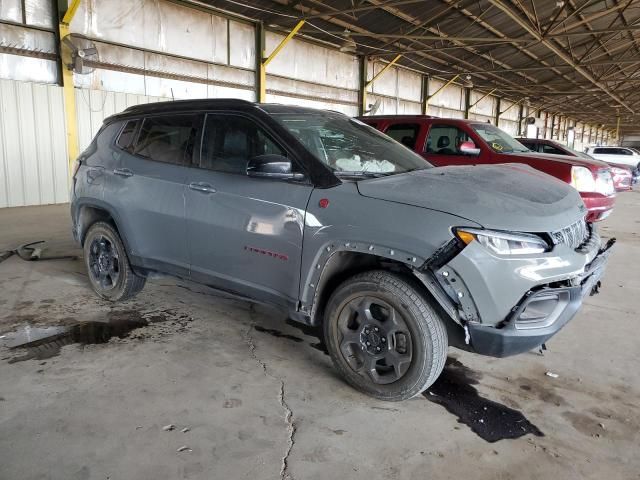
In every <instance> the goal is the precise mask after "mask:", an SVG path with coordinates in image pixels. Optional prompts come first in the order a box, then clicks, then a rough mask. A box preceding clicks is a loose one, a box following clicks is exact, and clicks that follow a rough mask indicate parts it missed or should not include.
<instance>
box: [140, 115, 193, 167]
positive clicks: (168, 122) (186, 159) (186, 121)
mask: <svg viewBox="0 0 640 480" xmlns="http://www.w3.org/2000/svg"><path fill="white" fill-rule="evenodd" d="M198 118H199V116H198V115H171V116H169V115H166V116H165V115H162V116H157V117H148V118H145V119H144V122H143V123H142V129H141V130H140V135H139V136H138V141H137V142H136V147H135V151H134V153H135V154H136V155H140V156H141V157H145V158H148V159H150V160H155V161H157V162H163V163H174V164H178V165H184V164H187V163H190V162H191V158H192V157H193V146H194V143H195V139H196V135H197V132H198Z"/></svg>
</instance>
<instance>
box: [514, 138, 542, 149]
mask: <svg viewBox="0 0 640 480" xmlns="http://www.w3.org/2000/svg"><path fill="white" fill-rule="evenodd" d="M518 141H519V142H520V143H521V144H523V145H524V146H525V147H527V148H528V149H529V150H533V151H534V152H537V151H538V150H539V147H538V144H537V143H536V142H529V141H527V140H526V139H524V138H523V139H518Z"/></svg>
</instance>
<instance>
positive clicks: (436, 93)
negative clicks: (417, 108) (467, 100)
mask: <svg viewBox="0 0 640 480" xmlns="http://www.w3.org/2000/svg"><path fill="white" fill-rule="evenodd" d="M459 76H460V74H458V75H456V76H455V77H453V78H452V79H451V80H449V81H448V82H447V83H445V84H444V85H442V86H441V87H440V88H439V89H438V90H436V91H435V92H433V94H432V95H429V96H428V97H427V100H426V103H425V106H426V108H425V111H427V110H428V108H429V100H431V99H432V98H433V97H435V96H436V95H438V94H439V93H440V92H441V91H442V90H444V89H445V88H447V87H448V86H449V85H451V84H452V83H453V82H455V81H456V80H457V79H458V77H459Z"/></svg>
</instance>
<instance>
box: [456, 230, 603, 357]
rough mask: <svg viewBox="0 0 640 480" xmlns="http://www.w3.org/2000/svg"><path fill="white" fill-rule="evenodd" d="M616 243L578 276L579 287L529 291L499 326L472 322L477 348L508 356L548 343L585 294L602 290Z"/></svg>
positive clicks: (473, 336) (471, 326)
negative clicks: (602, 283) (610, 256)
mask: <svg viewBox="0 0 640 480" xmlns="http://www.w3.org/2000/svg"><path fill="white" fill-rule="evenodd" d="M614 243H615V239H612V240H610V241H609V242H608V243H607V245H606V246H605V247H604V248H603V249H602V250H600V252H599V253H598V255H597V256H596V257H595V259H594V260H593V261H592V262H591V263H590V264H589V265H588V267H587V269H586V270H585V272H584V273H583V274H582V275H581V276H580V277H578V278H577V279H576V282H575V283H576V285H575V286H572V287H563V288H542V289H540V290H537V291H529V292H528V293H527V295H525V297H524V298H523V299H522V301H521V302H520V303H519V304H518V305H517V306H516V307H514V309H513V312H512V314H511V315H510V316H509V317H508V319H507V320H506V321H505V322H503V323H502V324H501V325H499V326H496V327H494V326H488V325H482V324H480V323H476V322H469V323H468V324H467V328H468V329H469V336H470V341H471V346H472V348H473V350H474V351H475V352H477V353H480V354H482V355H489V356H493V357H508V356H511V355H516V354H519V353H524V352H527V351H529V350H532V349H534V348H537V347H539V346H540V345H542V344H543V343H545V342H546V341H547V340H548V339H549V338H551V337H552V336H554V335H555V334H556V333H558V331H560V329H561V328H562V327H564V326H565V325H566V324H567V323H568V322H569V320H571V319H572V318H573V317H574V315H575V314H576V313H577V312H578V310H579V309H580V306H581V305H582V301H583V299H584V297H586V296H587V295H592V294H595V293H597V292H598V288H599V286H600V278H601V277H602V274H603V273H604V269H605V266H606V263H607V260H608V257H609V255H610V254H611V247H612V246H613V244H614Z"/></svg>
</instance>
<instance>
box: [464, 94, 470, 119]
mask: <svg viewBox="0 0 640 480" xmlns="http://www.w3.org/2000/svg"><path fill="white" fill-rule="evenodd" d="M470 105H471V89H470V88H469V87H465V89H464V118H466V119H468V118H469V110H470V109H471V106H470Z"/></svg>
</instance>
